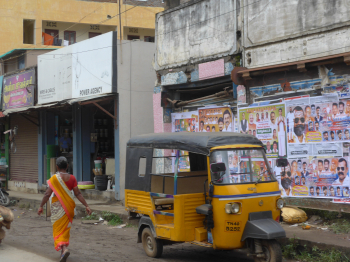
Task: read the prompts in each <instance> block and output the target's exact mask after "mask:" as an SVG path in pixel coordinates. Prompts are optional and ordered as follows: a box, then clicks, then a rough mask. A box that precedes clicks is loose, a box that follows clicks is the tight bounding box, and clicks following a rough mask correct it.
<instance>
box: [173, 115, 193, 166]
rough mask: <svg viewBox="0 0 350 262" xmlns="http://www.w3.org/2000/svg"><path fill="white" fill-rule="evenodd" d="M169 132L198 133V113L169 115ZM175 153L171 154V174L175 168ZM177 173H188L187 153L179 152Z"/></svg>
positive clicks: (188, 159) (188, 161)
mask: <svg viewBox="0 0 350 262" xmlns="http://www.w3.org/2000/svg"><path fill="white" fill-rule="evenodd" d="M171 131H172V132H198V112H197V111H190V112H182V113H172V114H171ZM175 155H176V154H175V152H173V153H172V156H173V161H172V167H173V172H174V168H175V157H174V156H175ZM178 171H179V172H189V171H191V169H190V158H189V154H188V152H187V151H180V159H179V170H178Z"/></svg>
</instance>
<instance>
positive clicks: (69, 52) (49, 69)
mask: <svg viewBox="0 0 350 262" xmlns="http://www.w3.org/2000/svg"><path fill="white" fill-rule="evenodd" d="M112 57H113V32H110V33H106V34H103V35H100V36H97V37H94V38H91V39H88V40H85V41H82V42H79V43H76V44H74V45H71V46H68V47H65V48H62V49H59V50H55V51H53V52H49V53H46V54H43V55H40V56H38V104H46V103H52V102H57V101H62V100H65V99H71V98H81V97H88V96H96V95H101V94H107V93H111V92H112V90H113V85H112Z"/></svg>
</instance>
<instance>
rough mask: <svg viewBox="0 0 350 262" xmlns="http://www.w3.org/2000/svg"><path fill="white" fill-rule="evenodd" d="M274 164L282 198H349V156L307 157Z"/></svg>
mask: <svg viewBox="0 0 350 262" xmlns="http://www.w3.org/2000/svg"><path fill="white" fill-rule="evenodd" d="M288 162H289V166H287V167H286V168H285V169H284V168H279V167H275V174H276V175H277V177H278V180H279V182H280V189H281V192H282V196H284V197H315V198H337V199H346V198H349V185H350V184H349V183H350V180H349V168H348V165H349V158H348V157H332V156H329V157H324V156H322V157H321V156H317V157H313V156H309V157H305V158H295V159H288Z"/></svg>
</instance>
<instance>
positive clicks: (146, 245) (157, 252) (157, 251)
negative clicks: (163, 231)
mask: <svg viewBox="0 0 350 262" xmlns="http://www.w3.org/2000/svg"><path fill="white" fill-rule="evenodd" d="M141 239H142V246H143V249H144V250H145V252H146V254H147V256H149V257H154V258H159V257H161V256H162V253H163V242H162V240H160V239H157V238H155V237H154V236H153V234H152V231H151V229H150V228H149V227H146V228H144V229H143V230H142V237H141Z"/></svg>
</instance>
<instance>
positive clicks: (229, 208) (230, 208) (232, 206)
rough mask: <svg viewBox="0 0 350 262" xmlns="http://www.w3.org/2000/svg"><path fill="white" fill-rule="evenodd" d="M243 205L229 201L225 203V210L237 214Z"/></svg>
mask: <svg viewBox="0 0 350 262" xmlns="http://www.w3.org/2000/svg"><path fill="white" fill-rule="evenodd" d="M240 209H241V206H240V205H239V204H238V203H228V204H226V205H225V212H226V213H227V214H237V213H238V212H239V210H240Z"/></svg>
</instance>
